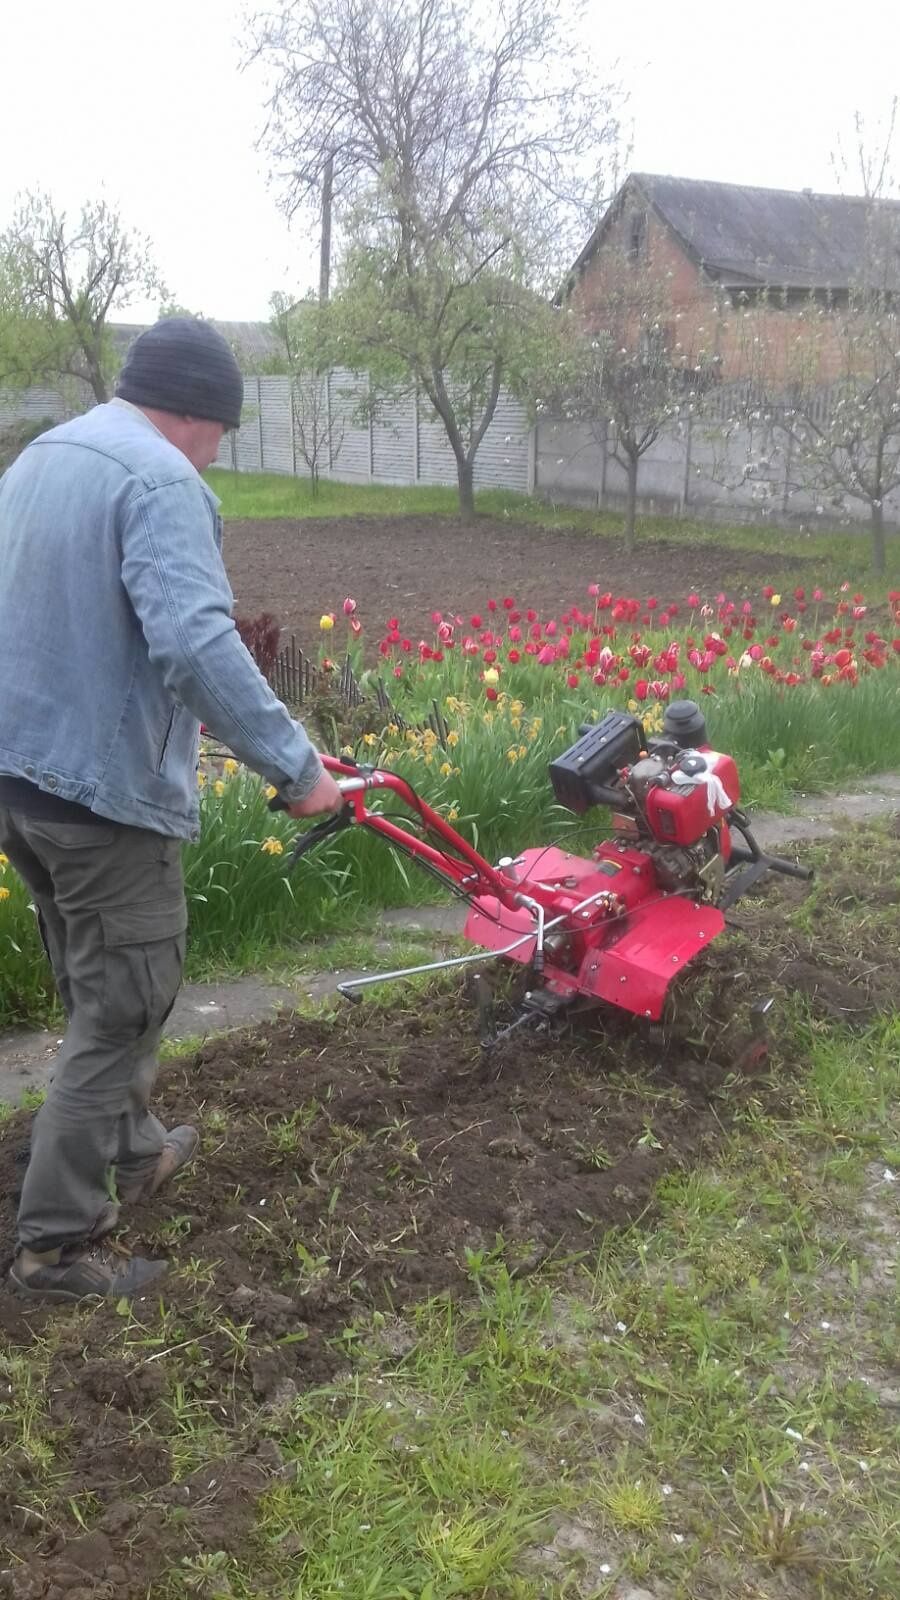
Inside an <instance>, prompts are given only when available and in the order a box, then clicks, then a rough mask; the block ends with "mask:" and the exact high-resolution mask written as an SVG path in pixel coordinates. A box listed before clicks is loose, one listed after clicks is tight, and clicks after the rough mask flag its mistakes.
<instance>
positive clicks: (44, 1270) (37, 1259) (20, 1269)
mask: <svg viewBox="0 0 900 1600" xmlns="http://www.w3.org/2000/svg"><path fill="white" fill-rule="evenodd" d="M53 1254H57V1255H58V1259H57V1260H56V1261H52V1260H50V1259H48V1257H47V1256H46V1255H44V1256H40V1255H36V1254H32V1252H31V1251H30V1250H23V1251H22V1252H21V1254H20V1255H18V1256H17V1257H16V1259H15V1261H14V1262H13V1264H12V1266H11V1267H10V1269H9V1282H10V1285H11V1287H12V1289H13V1291H14V1292H15V1293H16V1294H19V1295H24V1296H25V1297H26V1298H27V1299H30V1300H31V1299H33V1300H120V1299H125V1300H131V1299H134V1298H136V1297H137V1296H139V1295H143V1294H146V1293H147V1292H148V1290H150V1289H151V1288H152V1286H153V1285H154V1284H155V1283H156V1282H157V1280H158V1279H159V1278H161V1277H162V1276H163V1274H164V1273H165V1272H167V1271H168V1262H166V1261H147V1260H145V1258H144V1257H143V1256H121V1255H117V1254H116V1253H115V1252H114V1251H112V1250H108V1249H104V1248H103V1246H102V1245H73V1246H70V1247H69V1248H68V1249H65V1250H60V1251H59V1252H53Z"/></svg>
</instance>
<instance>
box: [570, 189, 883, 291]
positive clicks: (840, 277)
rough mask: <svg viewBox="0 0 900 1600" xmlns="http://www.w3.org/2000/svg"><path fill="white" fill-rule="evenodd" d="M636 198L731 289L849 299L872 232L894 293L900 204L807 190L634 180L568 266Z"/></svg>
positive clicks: (588, 251)
mask: <svg viewBox="0 0 900 1600" xmlns="http://www.w3.org/2000/svg"><path fill="white" fill-rule="evenodd" d="M640 196H642V197H643V198H644V199H645V201H646V202H648V203H649V205H650V206H652V208H653V210H654V211H655V212H656V213H657V215H658V216H659V217H660V218H661V219H662V220H663V222H665V223H666V224H667V225H668V226H669V227H670V228H671V229H672V231H673V232H674V233H675V234H677V236H678V238H679V240H680V241H681V243H682V245H683V246H684V247H685V249H686V250H687V251H688V252H689V253H690V254H691V255H692V256H693V257H694V258H695V259H696V260H697V262H698V263H699V265H700V266H701V267H702V268H703V270H704V271H705V272H707V273H708V274H709V275H710V276H712V277H714V278H716V279H718V280H719V281H721V282H723V283H726V284H730V285H739V284H770V285H773V286H777V287H779V288H805V289H814V288H822V289H846V288H849V287H850V285H851V284H852V283H855V282H858V281H859V279H860V277H861V276H862V275H865V274H866V273H867V266H868V264H869V263H870V262H871V260H872V255H873V252H872V249H871V239H872V230H873V228H874V229H877V230H878V235H879V240H878V250H877V256H878V264H879V268H880V270H879V274H878V277H879V282H880V283H881V284H882V285H883V286H885V287H890V288H895V289H900V202H898V201H896V200H874V201H873V200H869V199H867V198H865V197H864V196H861V195H841V194H815V193H814V192H813V191H812V190H811V189H804V190H800V191H794V190H790V189H757V188H751V187H747V186H745V185H743V184H738V183H707V182H704V181H703V180H700V179H697V178H669V177H662V176H659V175H658V174H655V173H646V172H638V173H633V174H632V175H631V177H629V178H628V179H627V181H626V182H625V184H623V186H622V188H621V189H620V190H619V192H618V194H617V195H616V197H615V199H614V200H613V201H612V203H611V205H610V207H609V209H608V210H607V211H606V213H605V214H604V216H603V217H602V218H601V220H600V222H599V223H598V225H597V227H596V228H595V229H594V232H593V234H592V235H591V237H590V239H589V240H588V242H587V244H586V245H585V247H584V249H583V250H582V252H581V255H580V256H579V257H578V260H577V261H576V262H575V264H574V267H573V274H577V272H578V271H579V270H580V269H581V268H582V267H584V266H585V265H586V263H587V262H588V261H589V260H590V258H591V257H592V256H593V255H594V254H595V252H596V251H597V250H598V249H599V248H600V247H601V245H602V242H603V238H604V235H605V233H606V231H607V229H608V227H609V225H610V223H611V222H612V221H613V219H614V217H616V216H617V215H618V214H619V213H620V211H621V209H622V207H623V205H625V204H626V203H627V201H628V199H629V198H637V197H640Z"/></svg>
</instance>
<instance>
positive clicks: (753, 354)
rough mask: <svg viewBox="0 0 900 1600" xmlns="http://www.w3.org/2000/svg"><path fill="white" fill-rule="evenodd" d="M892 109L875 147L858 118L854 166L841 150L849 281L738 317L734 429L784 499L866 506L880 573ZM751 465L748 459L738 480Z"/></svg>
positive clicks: (893, 209)
mask: <svg viewBox="0 0 900 1600" xmlns="http://www.w3.org/2000/svg"><path fill="white" fill-rule="evenodd" d="M897 111H898V103H897V101H896V100H894V101H893V102H892V105H891V107H890V110H889V114H888V117H887V120H886V123H885V125H884V130H883V131H882V132H880V133H879V135H878V136H877V138H876V140H875V143H874V145H873V144H872V143H871V142H867V130H866V126H865V123H864V120H863V119H862V117H861V116H860V115H859V114H857V116H856V117H855V118H854V157H853V162H852V163H851V161H850V159H849V158H847V157H845V156H844V153H843V151H842V152H841V160H842V167H840V168H838V170H839V171H840V170H842V171H843V172H844V173H847V172H852V173H854V175H855V178H856V181H857V182H858V183H859V184H860V185H861V186H862V188H863V193H862V194H861V195H858V196H857V197H856V198H855V199H853V198H851V200H850V204H851V205H852V207H853V210H854V212H855V217H854V258H855V259H854V265H853V271H852V273H851V274H850V281H849V284H847V285H841V286H839V287H838V288H836V289H834V290H832V291H830V292H829V293H827V294H821V293H820V294H815V293H812V292H811V293H809V294H808V295H807V296H806V299H805V300H804V302H803V303H802V304H801V305H800V306H799V307H797V306H796V305H793V306H792V305H790V303H789V297H788V296H787V295H786V293H785V291H783V290H779V289H774V288H772V289H769V290H767V291H766V292H765V293H764V294H762V295H760V296H759V297H758V298H757V299H756V300H755V302H754V303H752V304H750V305H748V306H746V307H744V308H739V311H738V325H739V340H738V343H739V347H740V349H741V352H742V357H741V367H742V370H743V372H744V373H745V375H746V378H747V384H746V389H745V393H744V398H743V402H742V404H741V406H740V407H739V414H738V413H736V414H735V416H734V417H733V418H732V419H731V422H730V424H729V428H730V429H731V430H732V431H733V429H734V428H741V427H746V426H747V425H748V424H750V425H752V427H753V428H754V429H755V430H756V431H757V432H758V433H760V434H762V435H763V437H767V439H768V443H767V445H766V447H765V450H764V454H763V457H762V469H763V471H764V472H766V473H770V472H772V471H773V469H774V468H776V467H777V468H778V469H779V475H780V476H781V477H782V480H783V482H784V486H785V490H784V492H785V498H786V500H787V501H789V500H790V498H791V497H792V496H796V495H798V494H803V495H811V496H812V497H813V500H814V503H815V504H816V507H817V510H818V511H819V512H820V513H824V512H826V511H827V512H829V513H831V514H832V515H834V514H835V513H837V514H840V513H841V512H842V511H845V510H846V507H847V504H848V502H851V501H855V502H856V503H857V504H860V505H863V506H865V507H866V509H867V510H868V513H869V525H870V530H871V536H872V564H873V567H874V570H875V571H876V572H877V573H883V572H884V570H885V565H886V546H885V501H886V499H887V497H888V495H890V494H891V493H893V492H895V491H896V490H898V489H900V202H898V201H897V200H896V199H893V198H891V197H890V191H891V190H892V188H893V177H892V159H893V142H894V133H895V128H896V121H897ZM788 318H789V319H790V320H789V322H788V320H787V319H788ZM779 322H781V323H782V324H785V325H786V327H787V328H788V329H789V335H790V336H789V337H787V336H786V333H785V329H784V328H781V329H780V328H779V326H778V325H779ZM728 431H729V429H726V432H728ZM758 466H759V463H758V462H756V461H748V463H747V464H746V466H745V468H744V477H745V478H746V477H748V476H750V477H752V476H753V475H754V473H755V471H756V469H757V467H758Z"/></svg>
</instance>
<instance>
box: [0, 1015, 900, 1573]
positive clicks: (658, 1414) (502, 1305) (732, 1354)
mask: <svg viewBox="0 0 900 1600" xmlns="http://www.w3.org/2000/svg"><path fill="white" fill-rule="evenodd" d="M791 1045H792V1051H791V1053H790V1056H789V1061H790V1063H791V1065H790V1069H789V1070H787V1071H786V1072H785V1075H784V1077H783V1079H782V1080H781V1099H782V1104H781V1107H780V1109H779V1110H777V1111H776V1110H774V1109H773V1106H772V1102H771V1097H767V1098H766V1100H764V1099H763V1098H762V1097H760V1098H758V1099H756V1100H754V1099H751V1100H750V1101H749V1102H748V1103H747V1106H746V1109H745V1112H744V1114H743V1115H742V1117H741V1119H740V1120H739V1123H738V1125H737V1126H736V1127H735V1128H734V1130H733V1132H732V1133H731V1134H730V1135H729V1136H728V1137H727V1138H725V1139H724V1141H723V1142H722V1144H721V1146H720V1148H719V1150H718V1153H717V1155H716V1158H715V1160H714V1162H713V1163H712V1164H709V1165H705V1166H703V1167H693V1166H690V1165H688V1166H685V1167H684V1168H681V1169H675V1170H673V1171H670V1172H669V1173H668V1175H667V1176H666V1177H665V1178H663V1179H662V1181H661V1182H660V1184H659V1186H658V1190H657V1195H656V1203H655V1207H654V1214H653V1216H652V1217H650V1218H647V1219H646V1220H644V1221H642V1222H638V1223H637V1224H635V1225H633V1226H631V1227H628V1228H625V1229H623V1230H621V1231H618V1232H616V1231H612V1232H610V1233H608V1234H607V1235H606V1236H605V1238H604V1239H603V1241H602V1244H601V1245H600V1248H599V1252H598V1254H597V1256H596V1257H595V1258H594V1259H592V1260H584V1261H581V1262H579V1263H570V1264H568V1265H565V1264H559V1263H558V1264H557V1265H555V1266H553V1267H550V1268H544V1269H543V1270H541V1271H539V1272H537V1273H533V1274H530V1275H526V1276H519V1275H518V1274H517V1270H516V1266H515V1257H514V1256H513V1254H512V1253H511V1252H510V1251H508V1250H507V1248H506V1246H505V1245H504V1243H503V1241H502V1240H497V1241H495V1242H493V1243H492V1244H489V1245H486V1247H485V1248H484V1249H482V1250H480V1251H477V1252H476V1251H470V1252H468V1255H467V1264H468V1278H469V1285H470V1294H469V1297H468V1299H465V1300H463V1301H454V1300H451V1299H449V1298H437V1299H432V1300H429V1301H426V1302H424V1303H422V1304H420V1305H419V1306H417V1307H413V1308H412V1309H411V1310H410V1311H409V1313H408V1314H407V1315H406V1316H405V1317H395V1316H391V1315H388V1314H386V1313H380V1312H376V1313H374V1314H370V1315H369V1316H368V1317H366V1316H365V1315H363V1314H362V1312H361V1318H360V1321H359V1322H358V1324H357V1325H356V1326H355V1327H354V1328H353V1329H352V1330H345V1333H344V1335H343V1336H339V1338H340V1342H341V1343H342V1344H343V1346H344V1348H345V1352H346V1354H345V1360H344V1362H343V1366H344V1373H343V1375H342V1376H340V1377H339V1378H338V1379H336V1380H335V1381H333V1382H330V1383H327V1384H325V1385H322V1386H321V1387H319V1388H315V1387H313V1388H311V1389H308V1390H306V1391H302V1392H291V1391H288V1393H287V1394H286V1395H285V1396H284V1397H283V1399H282V1400H280V1401H279V1402H278V1403H277V1404H276V1403H274V1402H272V1401H269V1402H267V1403H266V1404H264V1405H263V1404H261V1405H260V1406H259V1407H253V1406H251V1408H250V1410H249V1411H247V1410H246V1409H244V1410H241V1409H240V1408H239V1407H238V1409H236V1410H234V1411H233V1412H232V1413H231V1414H229V1412H228V1410H227V1408H224V1407H222V1406H219V1405H213V1404H212V1403H211V1397H210V1394H209V1375H208V1368H209V1361H210V1356H209V1354H208V1353H207V1352H208V1351H210V1350H212V1349H213V1348H215V1349H218V1350H220V1351H222V1350H227V1351H228V1352H230V1354H229V1355H228V1356H227V1363H230V1364H231V1365H232V1366H233V1369H234V1371H235V1373H238V1372H243V1371H245V1369H246V1368H247V1366H248V1363H252V1362H253V1361H254V1360H256V1359H258V1358H259V1356H260V1355H262V1356H263V1357H264V1356H265V1350H266V1335H265V1331H264V1329H263V1330H255V1331H254V1330H253V1329H252V1328H251V1326H250V1324H249V1323H247V1324H244V1323H242V1322H241V1321H240V1320H239V1319H238V1320H232V1319H231V1318H230V1317H229V1314H228V1312H227V1311H226V1310H225V1309H224V1308H222V1307H220V1306H219V1305H218V1302H217V1301H216V1300H215V1299H214V1298H213V1297H211V1298H209V1299H206V1300H204V1299H203V1297H202V1294H201V1293H200V1291H201V1289H202V1286H203V1284H204V1283H206V1281H207V1279H206V1276H205V1274H206V1271H207V1267H206V1264H205V1263H203V1262H202V1261H195V1260H193V1259H190V1258H189V1245H188V1243H187V1242H186V1241H185V1240H180V1251H181V1254H182V1255H183V1257H184V1269H183V1280H184V1283H185V1284H188V1283H190V1284H193V1286H194V1290H195V1291H196V1292H195V1294H194V1295H193V1297H188V1298H185V1296H184V1294H182V1295H181V1296H179V1297H178V1298H177V1299H176V1300H173V1301H172V1303H164V1304H163V1306H162V1308H161V1310H160V1311H159V1313H151V1312H150V1311H149V1310H148V1309H147V1308H141V1310H140V1312H139V1313H135V1312H129V1311H128V1310H127V1308H125V1307H124V1306H123V1307H122V1308H121V1315H120V1316H119V1318H118V1319H117V1322H118V1326H117V1327H113V1328H112V1329H111V1331H110V1333H109V1338H108V1340H107V1344H106V1348H105V1355H106V1357H107V1358H108V1359H109V1360H110V1361H111V1362H116V1361H119V1360H121V1361H122V1362H124V1363H125V1368H124V1370H134V1371H137V1372H140V1371H141V1370H142V1369H143V1368H144V1366H145V1364H146V1363H147V1361H148V1359H149V1360H153V1361H154V1362H157V1358H158V1370H159V1373H160V1384H161V1389H160V1392H159V1393H158V1394H157V1396H156V1398H155V1399H154V1400H152V1401H150V1402H149V1403H147V1404H145V1405H143V1406H142V1407H141V1408H140V1411H139V1412H137V1413H135V1414H134V1416H133V1417H132V1419H131V1422H130V1424H126V1426H130V1427H131V1430H132V1433H133V1437H134V1439H135V1441H136V1442H141V1441H144V1442H146V1441H150V1440H152V1441H155V1442H156V1444H157V1445H158V1446H160V1447H161V1448H164V1449H166V1450H168V1451H169V1454H170V1459H171V1462H172V1467H173V1472H174V1475H175V1480H176V1481H185V1480H187V1479H188V1478H189V1476H190V1474H191V1473H192V1472H194V1471H196V1470H197V1469H199V1468H201V1467H203V1466H205V1465H206V1464H207V1463H209V1462H218V1463H220V1462H221V1461H222V1459H223V1458H226V1457H227V1456H228V1455H229V1454H230V1453H236V1454H237V1455H238V1456H241V1455H245V1454H247V1453H250V1454H252V1453H253V1452H255V1449H256V1446H257V1443H258V1441H259V1440H260V1439H263V1440H264V1441H265V1442H266V1443H265V1448H266V1449H267V1450H270V1451H272V1452H273V1454H272V1455H271V1461H272V1463H273V1464H274V1468H275V1471H274V1476H273V1477H272V1478H271V1479H270V1482H269V1487H268V1488H267V1489H266V1491H265V1492H264V1493H263V1494H262V1496H261V1498H260V1499H259V1500H258V1502H257V1504H256V1508H255V1514H254V1517H253V1519H252V1526H251V1527H250V1528H249V1529H248V1530H247V1531H246V1533H245V1534H244V1535H243V1536H242V1537H241V1539H240V1540H238V1541H237V1542H234V1541H233V1540H230V1541H229V1542H228V1544H227V1548H225V1549H220V1548H217V1547H216V1546H215V1545H212V1546H210V1545H208V1544H206V1545H204V1544H202V1543H200V1544H198V1543H196V1542H195V1539H196V1533H195V1530H194V1529H193V1527H192V1521H191V1517H190V1516H189V1515H187V1514H185V1512H184V1511H180V1510H179V1509H178V1507H177V1504H175V1505H173V1504H172V1502H171V1496H170V1497H169V1502H168V1503H167V1507H166V1510H165V1516H166V1519H167V1521H168V1523H169V1525H170V1526H171V1527H172V1528H173V1529H174V1530H176V1532H178V1553H177V1555H176V1556H175V1557H174V1558H173V1560H172V1563H171V1565H170V1567H169V1569H168V1571H167V1572H166V1574H165V1575H164V1576H163V1577H162V1578H160V1579H159V1580H158V1581H157V1582H156V1583H155V1584H154V1586H153V1589H152V1592H153V1594H154V1595H157V1596H159V1600H187V1597H189V1596H191V1595H198V1594H199V1595H203V1596H209V1597H212V1596H225V1595H230V1596H233V1597H234V1600H263V1596H265V1597H267V1600H298V1597H303V1600H339V1597H343V1596H347V1595H353V1596H366V1597H369V1600H403V1597H406V1600H456V1597H459V1596H470V1597H473V1600H474V1597H477V1600H487V1597H491V1600H494V1597H497V1600H500V1597H502V1600H598V1597H599V1600H604V1597H612V1596H618V1595H619V1594H621V1593H622V1592H624V1591H625V1590H626V1589H627V1588H628V1587H629V1586H643V1587H646V1588H648V1589H650V1591H651V1592H652V1593H653V1594H664V1595H665V1596H666V1597H667V1600H697V1597H698V1596H700V1595H702V1596H704V1597H705V1600H733V1597H734V1596H737V1595H748V1596H750V1595H752V1596H754V1597H756V1600H776V1597H781V1596H784V1595H785V1594H787V1595H789V1596H791V1597H797V1600H801V1597H802V1600H807V1597H808V1600H816V1597H818V1600H838V1597H840V1600H887V1597H889V1596H893V1595H895V1594H896V1593H897V1592H898V1589H900V1516H898V1511H897V1507H898V1488H900V1451H898V1436H897V1428H896V1368H895V1366H894V1365H892V1364H893V1363H895V1362H896V1356H897V1343H896V1325H897V1314H898V1311H900V1301H898V1291H897V1283H896V1279H895V1276H894V1268H895V1261H894V1259H892V1257H893V1256H894V1255H895V1249H896V1238H895V1232H894V1231H892V1230H895V1226H896V1191H895V1189H894V1188H893V1187H892V1186H891V1184H890V1183H889V1182H887V1181H886V1179H885V1178H884V1176H883V1174H884V1170H885V1166H886V1163H887V1161H888V1158H889V1157H890V1158H892V1159H893V1158H895V1153H896V1152H897V1150H898V1145H900V1121H898V1112H897V1106H898V1091H900V1022H898V1020H897V1019H881V1020H880V1021H878V1022H877V1023H874V1024H873V1025H871V1026H870V1027H869V1028H868V1029H866V1030H865V1031H862V1032H857V1033H855V1034H851V1033H849V1032H848V1031H847V1030H844V1029H839V1028H827V1029H823V1028H822V1027H821V1026H820V1025H813V1024H812V1023H811V1022H810V1021H809V1020H808V1019H807V1018H806V1017H805V1016H804V1015H803V1014H802V1012H800V1011H797V1012H796V1013H795V1014H794V1018H793V1023H792V1034H791ZM798 1062H800V1063H802V1064H803V1065H802V1069H801V1070H800V1071H799V1072H798V1070H797V1065H796V1063H798ZM786 1066H787V1063H786ZM724 1093H725V1094H727V1085H726V1086H725V1089H724ZM316 1114H317V1108H316V1107H315V1106H314V1105H309V1106H301V1107H300V1108H299V1110H298V1113H297V1115H298V1118H300V1119H303V1118H307V1119H308V1118H309V1117H313V1116H315V1115H316ZM270 1133H271V1136H272V1139H273V1141H274V1142H275V1145H276V1146H277V1147H278V1148H279V1149H280V1148H282V1146H284V1147H285V1148H290V1145H289V1144H286V1143H285V1142H286V1141H290V1140H293V1139H294V1138H295V1136H296V1135H295V1130H294V1128H293V1126H292V1125H291V1122H290V1119H287V1120H285V1121H284V1122H283V1123H281V1124H279V1125H277V1126H276V1125H272V1127H271V1129H270ZM175 1222H176V1223H177V1222H178V1219H177V1218H176V1219H175ZM176 1237H177V1229H176V1231H175V1232H173V1235H172V1238H173V1241H175V1240H176ZM315 1267H316V1264H315V1262H311V1263H310V1271H311V1272H314V1271H315ZM106 1326H107V1329H109V1328H110V1324H109V1323H107V1324H106ZM72 1331H73V1329H72V1327H69V1325H68V1323H67V1322H66V1320H65V1319H62V1321H61V1322H60V1323H59V1324H58V1325H55V1324H51V1325H50V1327H49V1330H48V1332H47V1334H46V1336H45V1340H44V1341H43V1342H41V1341H39V1342H38V1344H37V1345H36V1347H34V1348H33V1349H32V1351H31V1352H30V1353H29V1355H28V1356H27V1357H24V1356H23V1355H22V1354H21V1353H18V1352H15V1351H7V1352H5V1353H4V1354H3V1355H2V1356H0V1374H2V1376H3V1377H4V1379H5V1382H4V1383H3V1384H2V1386H0V1426H2V1428H3V1435H4V1439H5V1441H6V1443H7V1447H8V1448H9V1449H10V1450H11V1451H14V1452H16V1453H17V1458H18V1459H19V1460H20V1461H23V1462H25V1463H27V1477H26V1478H25V1480H24V1481H23V1482H22V1483H21V1486H20V1488H19V1490H18V1500H17V1503H18V1504H19V1505H20V1506H21V1507H24V1508H25V1513H26V1514H28V1513H29V1512H30V1508H31V1507H33V1506H34V1507H36V1508H38V1509H39V1510H40V1511H41V1513H42V1514H43V1515H47V1514H50V1512H51V1511H52V1507H53V1506H54V1504H55V1502H54V1495H55V1494H57V1493H58V1492H59V1490H58V1487H57V1486H58V1484H59V1482H60V1481H61V1480H60V1472H61V1467H62V1462H63V1460H64V1449H65V1442H64V1439H60V1438H59V1437H58V1436H57V1432H56V1430H55V1429H54V1426H53V1424H52V1422H51V1418H50V1413H49V1394H48V1391H47V1390H46V1389H45V1387H44V1384H45V1381H46V1380H47V1378H48V1374H49V1372H50V1361H51V1356H52V1350H53V1345H54V1341H55V1340H56V1339H57V1338H59V1339H61V1340H62V1341H63V1343H64V1344H65V1342H66V1340H68V1341H69V1348H71V1338H72ZM80 1337H81V1338H82V1339H83V1338H84V1332H83V1331H82V1334H81V1335H80ZM260 1341H261V1342H260ZM270 1348H271V1346H270ZM223 1359H224V1358H223V1357H221V1356H220V1358H219V1361H220V1364H221V1361H222V1360H223ZM7 1386H8V1387H7ZM235 1406H237V1401H235ZM219 1471H220V1468H219V1467H217V1468H216V1473H217V1474H218V1472H219ZM141 1493H142V1495H143V1496H144V1498H145V1500H146V1502H147V1503H148V1504H152V1503H153V1499H154V1495H153V1491H152V1489H143V1490H142V1491H141ZM68 1505H69V1510H70V1512H71V1515H73V1516H74V1514H75V1511H74V1510H73V1509H72V1502H71V1501H69V1502H68ZM75 1509H77V1511H78V1515H79V1517H80V1518H82V1519H83V1522H82V1525H83V1526H84V1527H86V1528H88V1529H89V1528H90V1527H91V1526H93V1524H94V1522H95V1520H96V1519H97V1518H98V1517H99V1516H100V1514H101V1512H102V1510H103V1507H101V1506H99V1505H98V1504H95V1503H88V1502H85V1503H84V1504H82V1503H81V1502H77V1500H76V1507H75ZM67 1515H68V1513H67ZM54 1520H56V1517H55V1514H54Z"/></svg>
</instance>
